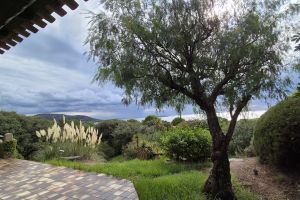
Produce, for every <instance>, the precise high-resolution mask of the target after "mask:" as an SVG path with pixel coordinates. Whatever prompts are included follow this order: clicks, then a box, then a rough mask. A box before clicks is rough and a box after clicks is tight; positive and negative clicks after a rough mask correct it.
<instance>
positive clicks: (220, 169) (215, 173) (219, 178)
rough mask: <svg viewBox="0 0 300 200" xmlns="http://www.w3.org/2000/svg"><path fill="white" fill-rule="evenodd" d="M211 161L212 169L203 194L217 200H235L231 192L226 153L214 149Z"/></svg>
mask: <svg viewBox="0 0 300 200" xmlns="http://www.w3.org/2000/svg"><path fill="white" fill-rule="evenodd" d="M211 159H212V162H213V167H212V169H211V172H210V175H209V177H208V179H207V181H206V183H205V186H204V192H205V193H206V194H208V195H209V196H212V197H214V198H217V199H222V200H234V199H236V198H235V196H234V193H233V190H232V184H231V175H230V166H229V160H228V155H227V151H225V152H224V150H223V149H215V150H214V152H213V154H212V158H211Z"/></svg>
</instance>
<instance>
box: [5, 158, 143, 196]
mask: <svg viewBox="0 0 300 200" xmlns="http://www.w3.org/2000/svg"><path fill="white" fill-rule="evenodd" d="M6 199H8V200H19V199H20V200H23V199H24V200H35V199H37V200H39V199H42V200H44V199H45V200H50V199H55V200H68V199H75V200H78V199H82V200H96V199H97V200H98V199H99V200H138V196H137V193H136V191H135V189H134V186H133V184H132V183H131V182H130V181H128V180H125V179H118V178H115V177H112V176H107V175H105V174H96V173H85V172H82V171H78V170H73V169H69V168H65V167H54V166H51V165H48V164H43V163H37V162H32V161H26V160H16V159H10V160H3V159H0V200H6Z"/></svg>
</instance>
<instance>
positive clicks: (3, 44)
mask: <svg viewBox="0 0 300 200" xmlns="http://www.w3.org/2000/svg"><path fill="white" fill-rule="evenodd" d="M0 48H2V49H5V50H9V49H10V46H8V45H7V44H6V43H5V42H3V41H2V40H0Z"/></svg>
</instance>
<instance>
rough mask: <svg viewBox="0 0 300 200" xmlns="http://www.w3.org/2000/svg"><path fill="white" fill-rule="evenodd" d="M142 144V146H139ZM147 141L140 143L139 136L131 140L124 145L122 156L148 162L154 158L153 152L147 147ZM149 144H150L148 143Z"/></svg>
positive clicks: (149, 146)
mask: <svg viewBox="0 0 300 200" xmlns="http://www.w3.org/2000/svg"><path fill="white" fill-rule="evenodd" d="M140 143H142V145H140ZM148 144H149V142H148V141H142V142H141V141H140V139H139V136H138V135H136V136H134V137H133V140H132V141H131V142H130V143H128V144H127V145H126V147H125V148H124V149H123V154H124V156H125V157H126V158H129V159H134V158H138V159H141V160H149V159H153V158H154V157H155V152H154V151H153V148H152V147H151V145H148ZM150 144H151V142H150Z"/></svg>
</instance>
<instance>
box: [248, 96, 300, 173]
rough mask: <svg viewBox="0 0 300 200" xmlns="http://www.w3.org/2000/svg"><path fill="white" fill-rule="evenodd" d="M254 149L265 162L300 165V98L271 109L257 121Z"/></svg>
mask: <svg viewBox="0 0 300 200" xmlns="http://www.w3.org/2000/svg"><path fill="white" fill-rule="evenodd" d="M253 144H254V148H255V151H256V153H257V154H258V155H259V157H260V161H261V162H263V163H268V164H274V165H277V166H280V167H289V168H291V167H295V168H297V167H299V166H300V98H289V99H287V100H285V101H282V102H280V103H279V104H277V105H275V106H274V107H272V108H270V109H269V110H268V111H267V112H266V113H265V114H264V115H262V116H261V117H260V119H259V120H258V122H257V124H256V127H255V131H254V141H253Z"/></svg>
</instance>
